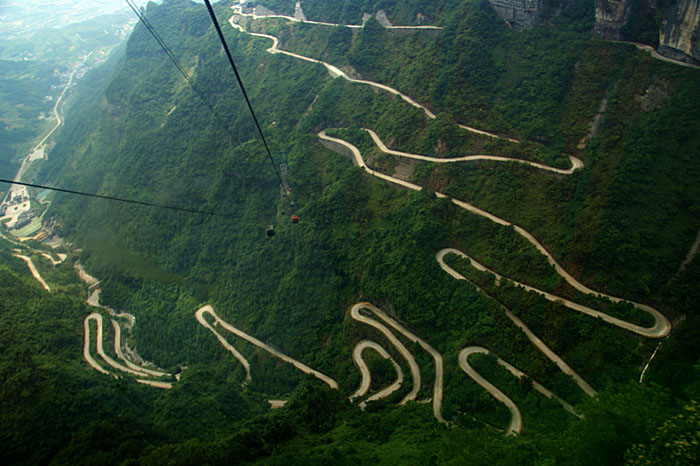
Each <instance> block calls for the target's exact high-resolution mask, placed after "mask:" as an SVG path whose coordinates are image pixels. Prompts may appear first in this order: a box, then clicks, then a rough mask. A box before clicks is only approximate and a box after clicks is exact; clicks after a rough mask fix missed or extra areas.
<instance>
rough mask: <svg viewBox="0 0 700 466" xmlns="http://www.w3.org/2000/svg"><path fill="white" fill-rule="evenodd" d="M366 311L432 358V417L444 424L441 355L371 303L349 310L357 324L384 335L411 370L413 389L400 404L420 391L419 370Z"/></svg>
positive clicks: (394, 337) (409, 355)
mask: <svg viewBox="0 0 700 466" xmlns="http://www.w3.org/2000/svg"><path fill="white" fill-rule="evenodd" d="M363 309H364V310H368V311H370V312H372V313H373V314H374V315H376V316H377V317H379V318H380V319H381V320H383V321H384V322H386V323H387V324H389V326H391V327H392V328H394V330H396V331H397V332H399V333H400V334H402V335H403V336H404V337H405V338H406V339H408V340H409V341H410V342H412V343H417V344H418V345H420V347H421V348H423V349H424V350H425V351H426V352H427V353H428V354H430V355H431V356H432V357H433V360H434V361H435V382H434V384H433V415H434V416H435V418H436V419H437V420H438V421H440V422H443V423H446V421H445V419H444V418H443V417H442V390H443V385H444V366H443V360H442V355H441V354H440V353H438V352H437V351H436V350H435V348H433V347H432V346H430V345H429V344H428V343H427V342H426V341H425V340H423V339H422V338H420V337H418V336H416V335H415V334H413V333H412V332H411V331H409V330H408V329H407V328H406V327H404V326H403V325H401V324H400V323H398V322H397V321H396V320H394V319H392V318H391V317H389V316H388V315H387V314H386V313H385V312H384V311H382V310H381V309H378V308H377V307H375V306H374V305H372V304H371V303H366V302H365V303H357V304H355V305H354V306H353V307H352V308H351V309H350V316H351V317H352V318H353V319H355V320H356V321H358V322H362V323H364V324H367V325H370V326H372V327H374V328H376V329H377V330H379V331H380V332H382V334H384V336H385V337H386V338H387V340H389V341H390V342H391V343H392V344H393V345H394V346H395V347H396V349H397V350H398V351H399V353H401V355H402V356H403V357H404V358H405V359H406V361H407V362H408V364H409V368H410V370H411V377H412V378H413V389H412V390H411V392H410V393H409V394H408V395H406V396H405V397H404V399H403V400H402V401H401V403H400V404H404V403H406V402H407V401H409V400H415V398H416V395H417V394H418V391H419V390H420V383H421V378H420V369H419V368H418V364H417V363H416V360H415V358H414V357H413V355H412V354H411V353H410V352H409V351H408V350H407V349H406V347H405V346H404V345H403V343H401V341H399V339H398V338H396V336H395V335H394V334H393V333H392V332H391V331H389V329H388V328H387V327H386V326H385V325H383V324H382V323H380V322H378V321H376V320H374V319H372V318H371V317H369V316H367V315H365V314H363V313H362V312H360V311H362V310H363Z"/></svg>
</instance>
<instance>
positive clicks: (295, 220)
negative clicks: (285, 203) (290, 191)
mask: <svg viewBox="0 0 700 466" xmlns="http://www.w3.org/2000/svg"><path fill="white" fill-rule="evenodd" d="M292 223H299V216H298V215H294V216H292Z"/></svg>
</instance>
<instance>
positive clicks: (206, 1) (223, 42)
mask: <svg viewBox="0 0 700 466" xmlns="http://www.w3.org/2000/svg"><path fill="white" fill-rule="evenodd" d="M204 4H205V5H206V6H207V10H209V16H211V22H212V23H213V24H214V27H215V28H216V33H217V34H218V35H219V40H221V45H223V47H224V51H225V52H226V56H227V57H228V61H229V63H230V64H231V68H233V73H234V74H235V75H236V79H237V80H238V85H239V86H241V92H242V93H243V97H244V98H245V101H246V103H247V104H248V110H250V114H251V115H252V116H253V121H254V122H255V127H256V128H258V133H259V134H260V139H262V142H263V145H264V146H265V151H266V152H267V156H268V157H269V158H270V162H272V166H273V167H274V168H275V173H277V179H278V180H279V183H280V188H281V189H282V193H283V194H284V196H285V199H286V200H287V201H288V202H289V195H288V194H287V190H286V189H284V182H283V181H282V174H281V173H280V170H279V168H278V167H277V164H276V163H275V159H274V158H273V157H272V152H270V146H268V144H267V139H265V134H263V131H262V128H261V127H260V123H259V122H258V118H257V117H256V116H255V111H254V110H253V105H252V104H251V103H250V99H249V98H248V93H247V92H246V91H245V86H243V81H242V80H241V76H240V75H239V74H238V69H236V64H235V63H234V62H233V56H232V55H231V51H230V50H229V48H228V45H227V44H226V39H224V33H223V32H222V31H221V27H220V26H219V22H218V21H217V19H216V15H215V14H214V9H213V8H212V7H211V3H209V0H204Z"/></svg>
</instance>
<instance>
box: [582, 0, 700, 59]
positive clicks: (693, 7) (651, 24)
mask: <svg viewBox="0 0 700 466" xmlns="http://www.w3.org/2000/svg"><path fill="white" fill-rule="evenodd" d="M662 19H663V20H662ZM641 27H645V28H648V29H647V31H646V32H647V34H646V35H645V34H644V31H639V29H640V28H641ZM649 33H652V34H651V35H650V34H649ZM657 34H658V36H657ZM593 37H599V38H601V39H607V40H627V41H635V42H644V43H646V44H648V45H652V46H654V47H657V46H658V51H659V53H661V54H662V55H665V56H667V57H669V58H673V59H675V60H681V61H684V62H687V63H693V64H696V65H697V64H700V0H675V1H664V0H595V23H594V26H593ZM657 37H658V44H657V43H656V41H657Z"/></svg>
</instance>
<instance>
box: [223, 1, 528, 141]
mask: <svg viewBox="0 0 700 466" xmlns="http://www.w3.org/2000/svg"><path fill="white" fill-rule="evenodd" d="M265 17H266V18H269V16H265ZM235 20H236V17H235V15H234V16H231V17H230V18H229V20H228V22H229V24H230V25H231V27H232V28H234V29H236V30H238V31H240V32H242V33H244V34H248V35H251V36H255V37H264V38H265V39H270V40H271V41H272V46H270V47H269V48H268V49H267V52H268V53H271V54H283V55H288V56H290V57H294V58H297V59H299V60H304V61H307V62H310V63H320V64H321V65H323V66H325V67H326V69H327V70H328V72H329V73H330V75H331V76H333V77H334V78H338V77H342V78H343V79H345V80H347V81H349V82H352V83H357V84H364V85H367V86H371V87H374V88H375V89H380V90H382V91H385V92H388V93H390V94H393V95H396V96H398V97H400V98H401V99H403V100H404V101H406V102H408V103H409V104H411V105H412V106H414V107H416V108H418V109H420V110H422V111H423V113H425V116H426V117H428V118H429V119H431V120H434V119H435V118H436V116H435V114H434V113H433V112H432V111H431V110H430V109H429V108H428V107H426V106H425V105H421V104H420V103H418V102H416V101H415V100H414V99H413V98H411V97H409V96H407V95H406V94H404V93H402V92H400V91H398V90H396V89H394V88H393V87H390V86H387V85H385V84H381V83H377V82H374V81H368V80H366V79H355V78H353V77H350V76H348V74H347V73H345V72H344V71H342V70H341V69H339V68H338V67H336V66H333V65H331V64H330V63H327V62H325V61H322V60H317V59H315V58H310V57H306V56H304V55H299V54H298V53H293V52H287V51H286V50H282V49H280V48H279V39H278V38H277V37H275V36H272V35H269V34H261V33H258V32H249V31H247V30H246V29H245V28H244V27H243V26H241V25H240V24H237V23H236V21H235ZM393 27H394V28H398V27H399V26H393ZM418 27H419V26H416V28H418ZM458 126H459V127H460V128H462V129H464V130H466V131H469V132H471V133H475V134H480V135H482V136H487V137H490V138H496V139H498V138H501V136H499V135H497V134H494V133H489V132H488V131H484V130H481V129H478V128H474V127H471V126H467V125H462V124H458ZM503 139H506V140H507V141H510V142H513V143H519V142H520V141H518V140H517V139H512V138H503Z"/></svg>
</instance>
